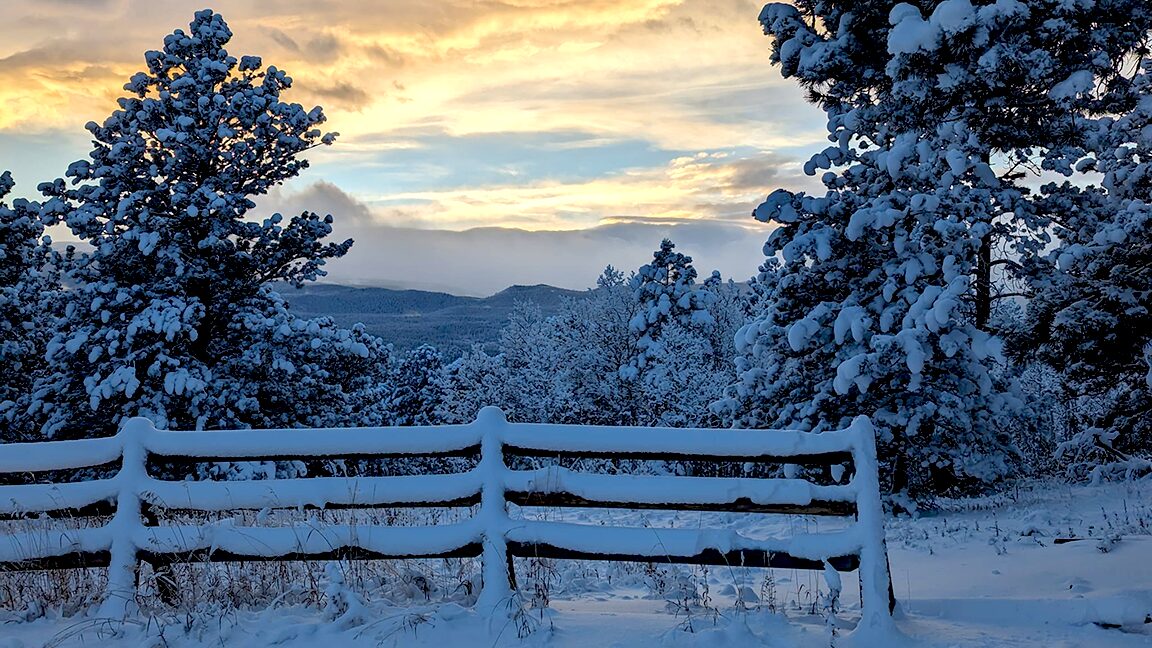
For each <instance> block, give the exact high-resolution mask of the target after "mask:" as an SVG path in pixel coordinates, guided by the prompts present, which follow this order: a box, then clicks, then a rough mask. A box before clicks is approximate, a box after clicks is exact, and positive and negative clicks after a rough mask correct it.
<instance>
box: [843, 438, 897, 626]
mask: <svg viewBox="0 0 1152 648" xmlns="http://www.w3.org/2000/svg"><path fill="white" fill-rule="evenodd" d="M849 429H850V430H852V431H854V432H855V433H856V440H855V443H854V444H853V449H852V463H853V464H855V467H856V476H855V478H854V479H855V480H856V482H857V484H858V489H857V491H856V511H857V514H858V516H859V518H858V520H857V524H858V525H859V526H860V528H861V529H862V531H863V534H864V542H863V543H862V546H861V547H860V572H859V573H860V616H861V618H860V625H861V626H862V627H864V628H869V629H872V630H880V629H884V628H888V627H891V625H892V611H893V609H894V607H895V603H896V602H895V599H894V598H893V596H892V576H891V574H890V573H889V570H888V549H887V544H886V543H885V541H884V504H883V502H882V501H881V500H880V468H879V463H878V460H877V458H876V429H875V428H874V427H872V422H871V421H869V420H868V417H866V416H857V417H856V418H855V420H853V421H852V425H851V427H850V428H849Z"/></svg>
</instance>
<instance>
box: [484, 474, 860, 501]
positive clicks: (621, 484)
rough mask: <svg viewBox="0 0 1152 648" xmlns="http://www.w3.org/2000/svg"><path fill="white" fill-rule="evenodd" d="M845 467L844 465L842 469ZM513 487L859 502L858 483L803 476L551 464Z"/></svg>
mask: <svg viewBox="0 0 1152 648" xmlns="http://www.w3.org/2000/svg"><path fill="white" fill-rule="evenodd" d="M841 470H843V468H842V467H841ZM506 483H507V486H508V490H510V491H515V492H521V493H556V492H566V493H571V494H572V495H576V496H578V497H582V498H584V499H586V500H590V501H594V502H601V503H628V502H635V503H637V504H656V503H669V502H674V503H677V504H696V505H700V504H727V503H732V502H735V501H737V500H738V499H741V498H747V499H748V500H749V501H751V502H752V503H753V504H764V505H767V504H790V505H796V506H804V505H808V504H811V503H812V502H813V501H816V500H820V501H828V502H855V501H856V494H857V486H856V482H855V481H853V482H851V483H850V484H848V485H844V486H818V485H816V484H813V483H811V482H809V481H806V480H803V479H766V480H756V479H752V480H750V479H736V478H723V477H698V478H695V479H693V480H692V482H685V481H684V479H683V478H681V477H671V476H647V475H596V474H589V473H580V472H576V471H573V470H569V469H566V468H559V467H549V468H541V469H538V470H534V471H516V472H511V473H508V475H507V477H506Z"/></svg>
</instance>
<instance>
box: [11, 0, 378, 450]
mask: <svg viewBox="0 0 1152 648" xmlns="http://www.w3.org/2000/svg"><path fill="white" fill-rule="evenodd" d="M231 37H232V32H231V31H230V30H229V29H228V26H227V25H226V24H225V22H224V19H223V18H222V17H221V16H220V15H219V14H216V13H214V12H212V11H211V10H205V11H200V12H197V13H196V14H195V17H194V19H193V21H192V23H191V25H190V28H189V30H188V31H184V30H176V31H175V32H174V33H172V34H171V35H169V36H167V37H166V38H165V39H164V47H163V50H161V51H150V52H147V53H146V54H145V57H144V58H145V62H146V64H147V70H146V71H144V72H139V73H137V74H136V75H134V76H133V77H132V78H131V80H130V81H129V82H128V84H127V85H126V86H125V89H126V90H128V91H129V92H130V93H131V96H128V97H126V98H122V99H120V100H119V106H120V108H119V110H117V111H115V112H114V113H112V115H111V116H110V117H109V118H108V119H107V120H105V122H104V123H103V124H96V123H89V124H88V130H89V132H90V133H91V134H92V137H93V149H92V152H91V154H90V157H89V159H87V160H81V161H79V162H75V163H74V164H72V165H71V166H70V167H69V169H68V173H67V176H68V177H69V178H70V179H71V181H72V182H71V185H72V186H69V184H68V183H66V182H65V181H64V180H63V179H58V180H56V181H55V182H52V183H46V184H43V185H41V187H40V188H41V191H42V192H43V193H44V194H45V195H46V196H47V197H48V200H47V201H46V202H45V203H44V205H43V208H42V215H43V216H44V218H45V219H46V220H48V221H50V222H51V221H54V220H61V221H63V222H64V223H66V224H67V225H68V227H69V228H70V229H71V230H72V232H73V233H74V234H75V235H76V236H77V237H79V238H80V239H81V240H83V241H85V242H87V243H89V244H91V246H92V251H91V252H90V253H88V254H86V255H85V256H84V257H83V258H82V259H81V260H80V261H79V263H78V264H77V267H76V269H75V276H74V280H75V282H76V287H75V289H74V290H70V291H68V304H67V307H66V311H65V313H64V317H62V318H61V319H60V321H59V323H58V331H57V333H56V335H55V336H54V338H53V339H52V341H51V342H50V343H49V345H48V353H47V359H48V362H49V364H50V372H49V373H48V374H47V375H45V376H43V377H42V378H40V379H38V380H37V381H36V385H35V391H34V393H33V398H32V400H31V402H30V403H29V411H31V412H33V413H35V414H39V415H40V416H41V417H42V421H41V429H42V432H43V434H44V435H46V436H49V437H57V438H59V437H73V436H88V435H93V434H107V433H110V432H113V431H115V429H116V426H117V424H118V423H119V422H120V421H121V420H123V419H124V418H125V417H129V416H147V417H149V418H151V419H152V420H153V421H154V422H155V423H156V424H157V425H158V426H161V427H172V428H198V429H199V428H218V427H233V426H241V427H246V426H256V427H264V426H268V425H272V424H276V425H300V424H305V423H308V422H312V421H315V420H317V416H320V414H319V412H321V411H323V410H325V409H328V408H333V407H334V408H335V409H336V411H341V409H342V408H343V407H344V405H343V404H340V403H330V402H323V403H321V402H311V401H309V400H307V399H306V398H291V397H288V396H287V395H285V394H284V390H285V389H286V388H288V387H290V386H292V385H294V384H296V382H297V380H299V379H300V378H301V376H300V375H299V373H298V372H299V371H301V370H302V369H303V368H304V367H309V368H308V369H307V370H306V372H305V373H306V374H307V380H308V381H313V380H315V381H320V382H324V381H332V380H335V378H334V377H333V375H332V374H331V371H332V369H333V367H332V366H331V365H330V366H329V367H326V368H316V369H315V370H313V369H312V368H311V364H310V363H311V362H312V361H313V359H315V358H317V357H323V356H327V357H328V358H329V359H330V360H333V361H334V364H335V365H340V363H342V362H348V361H351V362H353V363H360V362H368V363H371V362H372V361H373V354H374V353H375V352H378V345H377V344H375V343H370V342H369V341H365V340H362V339H358V337H363V336H362V335H361V334H355V333H354V334H349V335H345V334H341V333H337V332H335V331H334V330H333V327H332V325H331V324H330V323H327V322H320V323H316V324H315V325H312V324H308V325H302V323H300V322H297V321H296V320H295V318H294V317H293V316H292V315H291V313H290V312H289V311H288V310H287V309H286V308H285V307H284V304H283V302H282V300H281V299H280V297H279V295H277V294H276V293H275V292H273V291H271V290H269V289H268V285H269V284H270V283H271V282H276V281H283V282H288V283H292V284H297V285H298V284H300V283H301V282H303V281H309V280H314V279H316V278H317V277H319V276H321V275H322V274H324V272H323V270H322V269H321V268H322V266H323V265H324V263H325V261H326V260H327V259H331V258H335V257H339V256H341V255H343V254H344V253H345V252H346V251H347V250H348V248H349V247H350V245H351V241H345V242H343V243H335V244H326V243H324V242H323V239H324V238H325V237H326V236H328V235H329V234H330V233H331V231H332V218H331V216H327V217H321V216H318V215H316V214H314V213H310V212H306V213H303V214H301V215H299V216H295V217H292V218H291V219H289V220H288V221H287V222H285V221H284V219H283V218H282V217H281V216H280V215H279V214H275V215H272V216H270V217H268V218H266V219H264V220H263V221H256V220H252V218H251V214H250V211H251V210H252V209H253V207H254V203H253V201H252V197H253V196H258V195H261V194H264V193H266V192H267V191H268V190H269V189H270V188H271V187H273V186H275V185H278V184H280V183H282V182H284V181H285V180H287V179H289V178H292V177H294V176H296V175H297V174H298V173H299V172H300V171H301V170H302V169H304V168H305V167H306V166H307V161H306V160H304V159H303V158H301V157H300V154H301V153H303V152H304V151H306V150H308V149H310V148H313V147H315V146H319V145H322V144H329V143H331V142H332V141H333V138H334V134H324V133H322V132H321V131H320V130H319V126H320V125H321V124H322V123H323V122H324V120H325V118H324V113H323V111H322V110H321V109H320V108H319V107H317V108H313V109H311V110H305V109H304V108H303V107H302V106H300V105H299V104H294V103H288V102H286V101H284V100H283V98H282V94H283V93H284V92H285V91H286V90H288V89H289V88H290V86H291V83H292V82H291V79H290V78H289V77H288V75H287V74H285V72H284V71H282V70H279V69H277V68H275V67H268V68H264V67H263V65H262V62H261V60H260V59H259V58H258V57H252V56H244V57H241V58H240V59H237V58H235V57H233V56H231V55H229V54H228V52H227V51H226V49H225V46H226V45H227V43H228V41H229V40H230V39H231ZM257 357H258V358H259V360H260V361H261V362H262V363H263V364H262V365H261V366H260V368H259V370H256V369H254V368H253V367H252V366H250V365H248V364H246V363H243V362H240V361H238V359H239V358H248V359H255V358H257ZM343 389H344V387H341V389H340V390H337V391H342V390H343ZM306 392H308V393H311V394H315V393H318V392H324V393H332V392H331V391H330V390H328V389H327V388H324V389H317V388H308V389H307V390H306Z"/></svg>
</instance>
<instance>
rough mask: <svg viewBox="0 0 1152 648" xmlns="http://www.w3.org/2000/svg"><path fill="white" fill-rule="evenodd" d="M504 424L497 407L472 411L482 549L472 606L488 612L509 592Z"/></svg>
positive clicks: (504, 418) (510, 587) (504, 598)
mask: <svg viewBox="0 0 1152 648" xmlns="http://www.w3.org/2000/svg"><path fill="white" fill-rule="evenodd" d="M507 424H508V419H507V418H506V417H505V416H504V412H502V411H501V410H500V408H498V407H485V408H484V409H482V410H480V413H479V414H477V415H476V426H477V427H479V428H480V432H481V440H480V465H479V466H478V467H477V470H478V472H479V474H480V476H481V479H482V480H483V486H482V488H481V491H480V512H479V514H478V518H479V522H480V525H481V527H482V529H483V534H484V553H483V556H482V558H481V560H482V561H483V562H482V564H481V568H482V570H483V571H482V572H481V574H482V575H483V579H484V585H483V588H482V589H481V590H480V596H479V597H478V598H477V600H476V607H477V608H478V609H479V610H481V611H482V612H483V613H485V614H492V613H494V612H495V611H496V608H497V607H498V606H499V605H500V603H501V602H504V601H507V600H508V599H509V598H510V597H511V596H512V585H511V583H512V572H511V563H510V562H509V560H508V542H507V540H506V537H505V534H507V532H508V526H509V520H508V504H507V501H506V500H505V499H504V487H505V486H504V473H505V471H506V470H507V466H505V465H504V442H503V438H502V437H503V428H504V426H505V425H507Z"/></svg>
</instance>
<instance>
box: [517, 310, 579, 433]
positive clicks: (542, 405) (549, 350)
mask: <svg viewBox="0 0 1152 648" xmlns="http://www.w3.org/2000/svg"><path fill="white" fill-rule="evenodd" d="M556 330H557V328H556V327H555V325H554V323H551V322H549V321H548V320H546V319H545V318H544V315H543V313H542V312H541V311H540V307H539V306H538V305H536V303H534V302H530V301H527V302H525V301H517V302H516V303H515V304H514V305H513V307H512V313H511V315H509V316H508V323H507V324H506V325H505V326H504V328H503V329H501V331H500V356H501V361H502V363H503V366H504V370H505V373H506V379H507V381H508V382H507V385H506V391H505V400H504V403H503V405H504V407H505V408H506V409H505V414H507V415H508V419H509V420H510V421H516V422H520V423H550V422H554V421H555V420H556V415H557V413H558V411H559V410H560V409H562V408H563V403H564V402H566V401H567V400H568V399H567V397H566V395H565V394H564V392H565V391H566V389H565V388H566V381H565V380H564V376H563V371H562V370H561V367H560V366H559V357H558V353H557V352H558V351H559V349H560V347H561V342H560V340H559V339H558V336H557V335H554V332H556Z"/></svg>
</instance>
